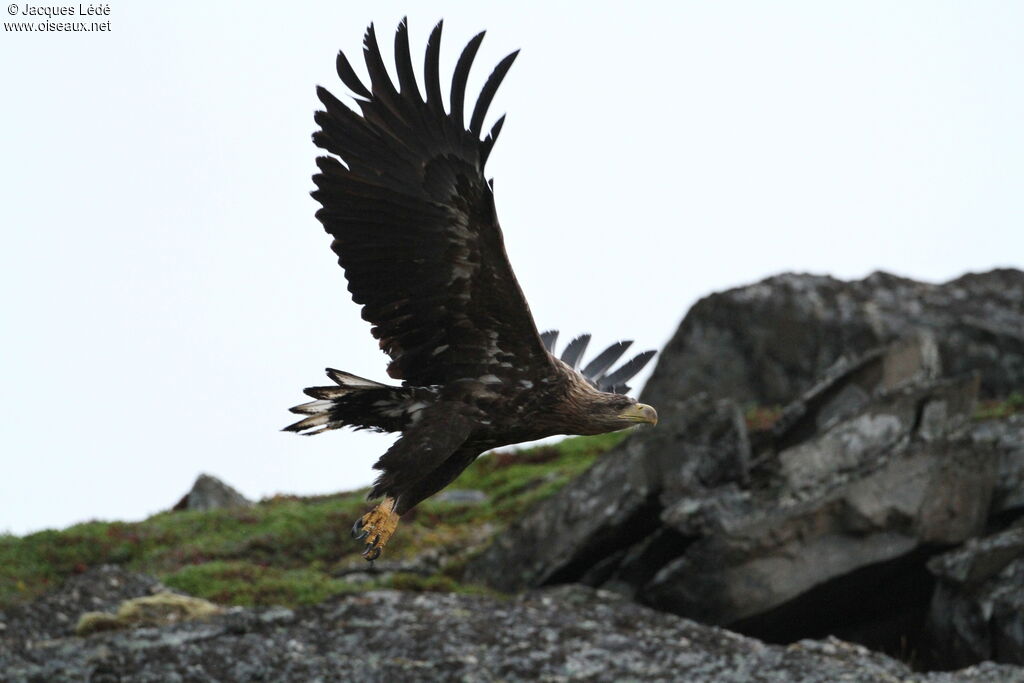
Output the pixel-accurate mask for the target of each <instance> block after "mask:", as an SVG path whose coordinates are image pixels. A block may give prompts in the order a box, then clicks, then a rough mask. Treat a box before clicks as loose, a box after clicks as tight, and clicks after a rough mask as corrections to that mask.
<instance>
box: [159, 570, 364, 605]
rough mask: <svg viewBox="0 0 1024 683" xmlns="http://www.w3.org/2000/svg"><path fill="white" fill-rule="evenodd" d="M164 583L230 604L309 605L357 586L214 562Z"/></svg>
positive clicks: (316, 574)
mask: <svg viewBox="0 0 1024 683" xmlns="http://www.w3.org/2000/svg"><path fill="white" fill-rule="evenodd" d="M164 583H165V584H167V585H168V586H169V587H171V588H176V589H178V590H180V591H184V592H185V593H189V594H191V595H195V596H197V597H200V598H204V599H206V600H210V601H212V602H216V603H220V604H227V605H307V604H312V603H316V602H320V601H321V600H324V599H325V598H327V597H329V596H331V595H335V594H337V593H345V592H350V591H353V590H355V587H354V586H352V585H351V584H348V583H346V582H344V581H341V580H339V579H335V578H332V577H331V576H330V575H328V574H325V573H323V572H321V571H316V570H314V569H281V568H280V567H270V566H262V565H258V564H253V563H251V562H239V561H236V562H223V561H213V562H207V563H205V564H196V565H191V566H188V567H182V568H181V569H179V570H178V571H176V572H174V573H172V574H169V575H167V576H165V577H164Z"/></svg>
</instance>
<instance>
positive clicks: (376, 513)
mask: <svg viewBox="0 0 1024 683" xmlns="http://www.w3.org/2000/svg"><path fill="white" fill-rule="evenodd" d="M397 504H398V501H396V500H395V499H394V498H391V497H388V498H385V499H384V500H383V501H382V502H381V503H380V504H379V505H378V506H377V507H375V508H373V509H372V510H370V511H369V512H367V513H366V514H365V515H363V516H362V517H360V518H359V519H357V520H356V523H355V525H353V527H352V536H353V537H354V538H356V540H362V539H366V550H364V551H363V557H365V558H366V559H367V560H376V559H377V558H378V557H380V554H381V552H383V550H384V546H385V545H387V543H388V541H389V540H390V539H391V536H392V535H393V534H394V533H395V529H397V528H398V513H397V512H395V506H396V505H397Z"/></svg>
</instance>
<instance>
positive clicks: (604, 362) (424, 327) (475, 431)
mask: <svg viewBox="0 0 1024 683" xmlns="http://www.w3.org/2000/svg"><path fill="white" fill-rule="evenodd" d="M441 28H442V24H441V23H440V22H439V23H438V24H437V25H436V26H435V27H434V29H433V31H432V32H431V34H430V38H429V39H428V41H427V49H426V59H425V62H424V80H425V86H426V87H425V93H426V97H425V98H424V97H422V96H421V95H420V90H419V86H418V85H417V82H416V78H415V75H414V73H413V68H412V61H411V51H410V48H409V34H408V28H407V25H406V22H405V21H404V20H403V21H402V22H401V23H400V24H399V26H398V30H397V31H396V33H395V49H394V54H395V63H396V71H397V75H398V85H397V87H396V85H395V83H394V82H393V81H392V80H391V77H390V76H389V75H388V72H387V69H386V68H385V66H384V60H383V58H382V57H381V53H380V48H379V47H378V44H377V36H376V32H375V31H374V27H373V25H372V24H371V25H370V27H369V29H367V31H366V35H365V38H364V41H363V57H364V60H365V62H366V70H367V73H368V74H369V77H370V81H369V87H367V86H366V85H364V83H363V82H362V80H360V78H359V76H358V75H357V74H356V71H355V69H354V68H353V67H352V65H351V64H350V63H349V61H348V59H347V58H346V57H345V55H344V54H342V53H339V54H338V59H337V70H338V75H339V77H340V78H341V80H342V82H343V83H344V84H345V85H346V86H347V87H348V89H349V90H351V91H352V93H353V94H354V99H355V103H356V106H357V107H358V108H359V113H356V112H355V111H353V110H352V109H350V108H349V107H347V106H346V105H345V104H343V103H342V102H341V101H339V100H338V99H337V98H336V97H334V96H333V95H332V94H331V93H330V92H328V91H327V90H326V89H324V88H317V94H318V96H319V98H320V101H321V102H322V103H323V106H324V109H323V110H322V111H318V112H317V113H316V115H315V120H316V122H317V124H318V125H319V126H320V130H318V131H317V132H316V133H314V134H313V141H314V142H315V143H316V145H317V146H319V147H321V148H322V149H324V150H326V151H327V152H328V153H329V154H330V155H329V156H322V157H319V158H318V159H317V166H318V167H319V169H320V172H319V173H317V174H316V175H314V176H313V182H314V183H315V184H316V188H317V189H316V190H315V191H314V192H313V197H314V198H315V199H316V200H317V201H318V202H320V204H321V208H320V210H319V211H317V213H316V216H317V218H318V219H319V220H320V222H321V223H323V226H324V228H325V230H326V231H327V232H328V233H329V234H330V235H331V236H332V237H333V238H334V239H333V241H332V243H331V249H332V250H333V251H334V252H335V254H337V256H338V263H339V264H341V267H342V268H343V269H344V271H345V276H346V278H347V279H348V290H349V292H350V293H351V294H352V299H353V300H354V301H355V302H356V303H357V304H359V305H360V306H362V315H363V318H364V319H365V320H367V321H369V322H370V323H371V324H372V328H371V333H372V334H373V336H374V337H376V338H377V339H378V340H379V344H380V348H381V349H382V350H383V351H384V352H385V353H387V354H388V356H390V357H391V362H390V364H389V365H388V374H389V375H390V376H391V377H392V378H394V379H399V380H402V386H389V385H386V384H380V383H378V382H374V381H371V380H366V379H362V378H360V377H356V376H354V375H351V374H348V373H344V372H341V371H338V370H330V369H329V370H328V375H329V376H330V378H331V379H332V380H333V381H334V383H335V385H334V386H330V387H312V388H309V389H306V393H307V394H308V395H309V396H310V397H312V398H313V399H315V400H313V401H311V402H308V403H304V404H302V405H299V406H296V407H295V408H293V409H292V411H293V412H295V413H298V414H300V415H303V416H304V417H303V419H302V420H300V421H298V422H296V423H294V424H292V425H290V426H289V427H286V429H287V430H290V431H295V432H300V433H304V434H315V433H319V432H321V431H324V430H328V429H336V428H338V427H343V426H351V427H355V428H357V429H376V430H381V431H388V432H401V433H402V437H401V438H400V439H399V440H398V441H397V442H395V444H394V445H393V446H392V447H391V448H390V449H389V450H388V451H387V452H386V453H385V454H384V455H383V456H381V458H380V460H379V461H378V462H377V464H376V465H374V467H375V468H377V469H379V470H381V474H380V476H379V477H378V479H377V481H376V483H375V485H374V488H373V490H372V492H371V497H376V496H385V502H384V503H382V504H381V505H379V506H378V507H377V508H376V509H375V510H373V511H372V512H371V513H368V514H367V516H366V517H364V518H363V519H362V520H360V521H358V522H357V527H356V529H355V530H354V533H357V534H358V535H359V536H360V537H361V538H367V537H368V539H369V540H368V543H367V552H366V555H367V557H369V558H371V559H372V558H374V557H377V556H378V555H379V554H380V551H381V549H382V548H383V546H384V544H385V543H386V542H387V540H388V538H389V537H390V535H391V533H392V532H393V531H394V528H395V525H396V524H397V520H398V517H399V516H400V515H402V514H403V513H405V512H406V511H408V510H409V509H411V508H412V507H413V506H415V505H416V504H417V503H419V502H420V501H421V500H423V499H424V498H426V497H428V496H430V495H431V494H433V493H435V492H436V491H438V490H440V489H441V488H443V487H444V486H446V485H448V484H449V483H450V482H451V481H453V480H454V479H455V478H456V477H457V476H458V475H459V473H460V472H461V471H462V470H463V469H465V468H466V467H467V466H468V465H469V464H470V463H471V462H472V461H473V459H474V458H476V457H477V456H478V455H479V454H480V453H482V452H483V451H485V450H488V449H490V448H494V447H497V446H504V445H508V444H513V443H519V442H521V441H529V440H533V439H538V438H542V437H545V436H550V435H554V434H597V433H601V432H606V431H613V430H616V429H622V428H625V427H628V426H631V425H633V424H636V423H638V422H655V421H656V419H657V414H656V413H655V412H654V410H653V408H650V407H649V406H643V405H640V404H637V403H636V401H635V400H633V399H632V398H629V397H627V396H625V395H624V394H625V392H626V391H628V389H629V388H628V387H627V386H626V384H625V382H626V381H627V380H629V379H630V378H631V377H633V376H634V375H635V374H636V373H638V372H639V371H640V370H641V369H642V368H643V366H644V365H645V364H646V363H647V361H648V360H650V358H651V356H653V354H654V352H653V351H648V352H645V353H642V354H639V355H638V356H636V357H634V358H633V359H632V360H630V361H629V362H627V363H625V364H623V365H622V366H621V367H619V368H618V369H617V370H614V371H612V372H610V373H609V372H608V371H609V369H610V368H611V366H612V365H614V364H615V362H616V361H617V360H618V359H619V358H620V357H621V356H622V355H623V354H624V353H625V351H626V348H627V347H628V346H629V345H630V344H631V342H620V343H618V344H615V345H612V346H611V347H609V348H608V349H606V350H605V351H604V352H603V353H601V354H599V355H598V356H597V357H596V358H595V359H594V360H592V361H591V362H589V363H588V364H587V365H586V366H585V367H583V369H582V370H577V368H578V367H579V364H580V360H581V358H582V356H583V353H584V351H585V349H586V346H587V343H588V342H589V340H590V337H589V335H584V336H582V337H577V338H576V339H575V340H573V342H571V343H570V344H569V347H568V348H567V349H566V350H565V352H563V354H562V358H561V359H559V358H558V357H556V356H555V355H554V344H555V341H556V340H557V336H558V333H557V332H546V333H545V334H544V335H540V334H538V332H537V328H536V325H535V324H534V321H533V316H532V315H531V314H530V308H529V306H528V305H527V303H526V299H525V297H524V296H523V292H522V290H521V289H520V288H519V284H518V282H517V281H516V278H515V275H514V274H513V273H512V267H511V265H510V264H509V261H508V257H507V256H506V254H505V246H504V243H503V238H502V234H501V229H500V228H499V226H498V220H497V216H496V215H495V208H494V196H493V190H492V186H491V184H490V183H489V182H488V181H487V180H486V179H485V177H484V165H485V164H486V162H487V157H488V155H489V154H490V152H491V149H492V148H493V146H494V142H495V140H496V139H497V137H498V133H499V132H500V131H501V127H502V124H503V122H504V117H501V118H499V119H498V120H497V122H496V123H495V124H494V126H493V127H492V128H491V131H490V133H489V134H488V135H487V137H486V138H484V139H482V140H481V139H480V134H481V131H482V130H483V122H484V119H485V118H486V116H487V111H488V108H489V107H490V104H491V101H492V99H493V97H494V94H495V93H496V92H497V89H498V86H499V85H500V84H501V81H502V79H503V78H504V77H505V75H506V73H507V72H508V70H509V68H510V67H511V66H512V62H513V61H514V60H515V58H516V55H517V54H518V52H513V53H512V54H510V55H508V56H507V57H505V58H504V59H503V60H502V61H501V62H499V64H498V66H497V67H496V68H495V69H494V71H493V72H492V73H491V75H490V77H489V78H488V79H487V81H486V82H485V84H484V86H483V89H482V91H481V93H480V96H479V98H478V99H477V101H476V104H475V105H474V106H473V111H472V114H471V116H470V119H469V125H468V128H467V126H466V123H465V112H464V109H465V95H466V83H467V80H468V77H469V71H470V67H471V66H472V63H473V59H474V57H475V56H476V53H477V50H478V49H479V47H480V43H481V41H482V40H483V37H484V34H483V33H480V34H478V35H476V36H475V37H474V38H473V39H472V40H471V41H470V42H469V44H468V45H467V46H466V48H465V49H464V50H463V51H462V54H461V56H460V57H459V59H458V61H457V63H456V66H455V71H454V74H453V76H452V81H451V86H450V88H449V108H448V111H445V106H444V103H443V100H442V95H441V81H440V69H439V59H438V57H439V54H440V40H441Z"/></svg>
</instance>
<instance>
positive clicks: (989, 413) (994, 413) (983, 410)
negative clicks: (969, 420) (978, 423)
mask: <svg viewBox="0 0 1024 683" xmlns="http://www.w3.org/2000/svg"><path fill="white" fill-rule="evenodd" d="M1019 412H1024V393H1022V392H1020V391H1015V392H1013V393H1012V394H1010V395H1009V396H1007V397H1006V398H1005V399H1002V400H998V399H997V400H989V401H980V402H979V403H978V408H977V409H976V410H975V411H974V419H975V420H995V419H999V418H1003V417H1009V416H1010V415H1013V414H1014V413H1019Z"/></svg>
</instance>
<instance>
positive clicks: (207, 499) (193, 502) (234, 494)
mask: <svg viewBox="0 0 1024 683" xmlns="http://www.w3.org/2000/svg"><path fill="white" fill-rule="evenodd" d="M252 504H253V503H252V501H250V500H249V499H248V498H246V497H245V496H243V495H242V494H241V493H239V492H238V491H236V490H235V489H233V488H231V487H230V486H228V485H227V484H225V483H224V482H222V481H221V480H220V479H218V478H217V477H214V476H212V475H209V474H200V475H199V477H197V478H196V482H195V483H194V484H192V490H191V491H189V492H188V493H186V494H185V495H184V496H183V497H182V499H181V500H179V501H178V502H177V504H175V506H174V507H173V508H171V509H172V510H219V509H221V508H239V507H250V506H251V505H252Z"/></svg>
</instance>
